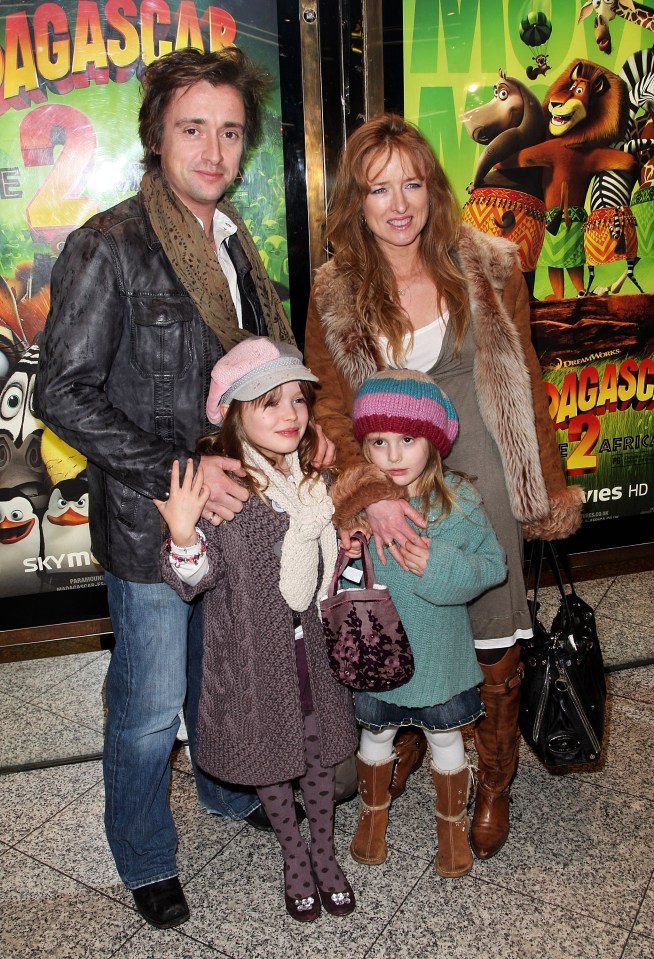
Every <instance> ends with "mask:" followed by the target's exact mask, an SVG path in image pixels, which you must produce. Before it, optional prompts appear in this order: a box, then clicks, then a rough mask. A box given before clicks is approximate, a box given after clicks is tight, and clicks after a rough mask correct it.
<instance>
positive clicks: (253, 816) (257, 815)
mask: <svg viewBox="0 0 654 959" xmlns="http://www.w3.org/2000/svg"><path fill="white" fill-rule="evenodd" d="M295 818H296V819H297V822H298V826H299V825H300V823H301V822H304V820H305V819H306V818H307V814H306V813H305V811H304V806H303V805H302V803H299V802H297V801H296V802H295ZM245 822H246V823H248V825H250V826H254V828H255V829H262V830H264V831H265V832H272V826H271V825H270V820H269V819H268V816H267V815H266V811H265V809H264V808H263V806H257V808H256V809H255V810H254V812H251V813H250V815H249V816H246V817H245Z"/></svg>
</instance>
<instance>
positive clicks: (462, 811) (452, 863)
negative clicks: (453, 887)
mask: <svg viewBox="0 0 654 959" xmlns="http://www.w3.org/2000/svg"><path fill="white" fill-rule="evenodd" d="M431 775H432V779H433V780H434V789H435V790H436V836H437V838H438V854H437V856H436V872H437V873H438V875H439V876H443V877H445V878H446V879H454V878H455V877H457V876H467V874H468V873H469V872H470V870H471V869H472V863H473V859H472V850H471V848H470V842H469V840H468V829H469V827H470V820H469V819H468V816H467V815H466V811H467V808H468V799H469V798H470V789H471V787H472V773H471V771H470V767H469V766H468V765H464V766H460V767H459V769H454V770H452V771H451V772H442V771H441V770H440V769H437V767H436V766H434V764H433V763H432V764H431Z"/></svg>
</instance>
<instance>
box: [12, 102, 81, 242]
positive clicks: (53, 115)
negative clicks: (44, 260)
mask: <svg viewBox="0 0 654 959" xmlns="http://www.w3.org/2000/svg"><path fill="white" fill-rule="evenodd" d="M57 146H61V147H62V149H61V152H60V153H59V155H58V156H57V158H56V160H55V159H54V151H55V147H57ZM20 148H21V152H22V154H23V161H24V163H25V166H27V167H36V166H52V170H51V171H50V173H49V174H48V175H47V177H46V178H45V180H44V182H43V185H42V186H41V188H40V189H39V190H38V191H37V193H36V194H35V195H34V197H33V198H32V200H31V201H30V202H29V204H28V205H27V222H28V224H29V228H30V233H31V234H32V239H33V240H34V241H35V242H39V241H40V242H45V243H48V244H49V246H50V247H51V248H52V249H53V250H55V252H57V251H58V248H59V245H60V244H61V243H62V242H63V240H65V238H66V237H67V236H68V234H69V233H70V232H71V230H74V229H75V227H77V226H79V225H80V224H81V223H83V222H84V221H85V220H87V219H88V218H89V217H90V216H92V215H93V214H94V213H97V210H98V206H97V203H96V201H95V199H93V198H92V197H84V196H82V194H81V191H82V188H83V185H84V182H85V178H86V174H87V171H88V170H89V168H90V167H91V165H92V163H93V160H94V158H95V148H96V136H95V130H94V129H93V126H92V124H91V122H90V120H89V118H88V117H87V116H86V115H85V114H84V113H82V112H81V111H80V110H76V109H75V108H74V107H71V106H67V105H66V104H63V103H48V104H46V105H45V106H42V107H37V108H36V109H35V110H32V111H31V112H30V113H28V114H27V116H26V117H25V119H24V120H23V121H22V123H21V125H20Z"/></svg>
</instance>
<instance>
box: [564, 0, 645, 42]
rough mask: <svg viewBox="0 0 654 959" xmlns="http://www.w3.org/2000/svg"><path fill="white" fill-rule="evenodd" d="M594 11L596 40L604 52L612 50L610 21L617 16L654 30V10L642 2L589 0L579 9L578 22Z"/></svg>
mask: <svg viewBox="0 0 654 959" xmlns="http://www.w3.org/2000/svg"><path fill="white" fill-rule="evenodd" d="M592 13H594V14H595V42H596V43H597V46H598V47H599V48H600V50H601V51H602V53H610V52H611V34H610V32H609V23H610V22H611V20H615V18H616V17H622V19H623V20H626V21H627V23H634V24H636V26H638V27H642V28H643V30H653V31H654V10H653V9H652V8H651V7H645V6H643V4H642V3H634V0H587V2H586V3H584V4H583V6H582V8H581V10H580V11H579V18H578V20H577V23H581V22H582V20H585V19H586V17H589V16H590V15H591V14H592Z"/></svg>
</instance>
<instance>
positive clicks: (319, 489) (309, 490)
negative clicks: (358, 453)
mask: <svg viewBox="0 0 654 959" xmlns="http://www.w3.org/2000/svg"><path fill="white" fill-rule="evenodd" d="M243 459H244V463H245V465H246V466H250V467H251V468H254V470H256V471H257V472H259V473H261V474H263V476H264V477H265V479H266V480H267V486H266V489H265V491H264V492H265V495H266V496H267V497H268V499H270V500H274V502H275V503H277V505H278V506H281V508H282V509H283V510H284V512H285V513H287V514H288V518H289V526H288V531H287V533H286V536H285V537H284V542H283V544H282V555H281V569H280V574H279V590H280V592H281V594H282V596H283V597H284V599H285V600H286V602H287V603H288V605H289V606H290V607H291V609H293V610H295V611H296V612H298V613H301V612H303V611H304V610H305V609H307V608H308V606H309V604H310V602H311V600H312V598H313V595H314V593H315V591H316V583H317V582H318V561H319V556H320V554H319V549H318V547H319V546H320V550H321V551H322V562H323V581H322V583H321V584H320V589H319V590H318V599H320V597H321V596H324V595H325V593H326V592H327V587H328V586H329V582H330V580H331V578H332V576H333V575H334V568H335V566H336V558H337V555H338V548H337V541H336V530H335V529H334V526H333V525H332V514H333V512H334V504H333V503H332V501H331V499H330V496H329V493H328V492H327V487H326V485H325V482H324V480H323V479H321V478H318V479H316V480H309V481H308V482H305V483H302V480H303V479H305V475H304V473H303V472H302V470H301V468H300V461H299V459H298V455H297V453H291V454H290V455H287V457H286V462H287V463H288V465H289V467H290V470H291V475H290V477H287V476H284V474H283V473H281V472H280V471H279V470H277V469H275V467H274V466H273V465H272V464H271V463H270V462H269V461H268V460H267V459H266V458H265V457H264V456H262V455H261V453H259V452H258V450H255V449H254V448H253V447H252V446H250V445H249V443H244V444H243Z"/></svg>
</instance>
